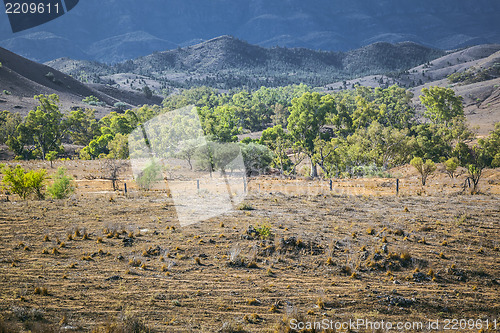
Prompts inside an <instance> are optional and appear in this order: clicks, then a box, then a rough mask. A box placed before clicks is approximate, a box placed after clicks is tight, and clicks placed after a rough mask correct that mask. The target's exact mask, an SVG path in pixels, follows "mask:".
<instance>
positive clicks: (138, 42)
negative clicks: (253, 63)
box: [0, 0, 500, 63]
mask: <svg viewBox="0 0 500 333" xmlns="http://www.w3.org/2000/svg"><path fill="white" fill-rule="evenodd" d="M499 12H500V1H498V0H474V1H471V0H439V1H435V0H419V1H418V2H417V1H414V0H380V1H373V0H356V1H352V0H351V1H347V0H308V1H303V0H266V1H264V0H147V1H137V0H119V1H118V0H108V1H98V0H85V1H80V3H79V5H78V6H77V7H75V8H74V9H73V10H72V11H71V12H69V13H68V14H66V15H64V16H62V17H60V18H59V19H57V20H54V21H52V22H49V23H47V24H45V25H42V26H40V27H37V28H34V29H31V30H29V31H26V32H22V33H17V34H13V33H12V32H10V27H9V25H8V22H7V18H6V15H5V14H4V13H0V16H2V15H4V16H5V19H3V18H2V19H0V46H2V47H4V48H7V49H9V50H11V51H13V52H15V53H17V54H20V55H22V56H25V57H27V58H30V59H32V60H36V61H39V62H46V61H50V60H54V59H57V58H60V57H70V58H72V59H82V60H96V61H99V62H104V63H117V62H121V61H124V60H128V59H134V58H137V57H139V56H145V55H148V54H151V53H153V52H155V51H165V50H171V49H175V48H177V47H184V46H191V45H195V44H198V43H200V42H203V41H207V40H210V39H212V38H215V37H217V36H221V35H232V36H235V37H237V38H239V39H242V40H245V41H248V42H249V43H250V44H255V45H259V46H265V47H273V46H280V47H288V48H291V47H301V48H309V49H313V50H328V51H348V50H353V49H357V48H360V47H364V46H367V45H370V44H373V43H376V42H390V43H399V42H405V41H411V42H415V43H418V44H421V45H426V46H429V47H433V48H438V49H442V50H450V49H457V48H461V47H465V46H469V45H476V44H483V43H499V42H500V20H498V13H499Z"/></svg>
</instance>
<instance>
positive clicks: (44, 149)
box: [17, 94, 67, 160]
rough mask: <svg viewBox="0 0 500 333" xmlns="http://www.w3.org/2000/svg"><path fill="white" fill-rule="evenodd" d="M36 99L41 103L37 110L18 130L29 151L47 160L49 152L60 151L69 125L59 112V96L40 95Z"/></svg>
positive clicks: (31, 113) (32, 112)
mask: <svg viewBox="0 0 500 333" xmlns="http://www.w3.org/2000/svg"><path fill="white" fill-rule="evenodd" d="M35 99H36V100H37V101H38V102H39V103H40V105H39V106H37V107H36V110H32V111H30V112H29V113H28V115H27V116H26V118H25V119H24V121H23V123H21V124H20V125H19V126H18V128H17V133H18V136H19V139H20V140H19V141H20V142H22V143H23V144H24V145H25V146H30V148H28V150H29V151H30V152H31V151H36V152H37V154H40V156H41V158H42V159H43V160H45V155H46V154H47V153H48V152H49V151H52V150H53V151H60V150H61V149H60V147H61V140H62V138H63V137H64V136H65V134H66V129H67V123H66V121H64V119H63V114H62V113H61V112H60V111H59V105H58V104H59V96H57V95H55V94H52V95H49V96H47V95H38V96H35Z"/></svg>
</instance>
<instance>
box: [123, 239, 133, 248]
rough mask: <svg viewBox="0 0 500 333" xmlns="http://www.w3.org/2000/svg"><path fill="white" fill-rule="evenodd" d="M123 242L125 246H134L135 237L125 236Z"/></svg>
mask: <svg viewBox="0 0 500 333" xmlns="http://www.w3.org/2000/svg"><path fill="white" fill-rule="evenodd" d="M122 242H123V246H125V247H129V246H132V245H133V244H134V239H133V238H124V239H123V240H122Z"/></svg>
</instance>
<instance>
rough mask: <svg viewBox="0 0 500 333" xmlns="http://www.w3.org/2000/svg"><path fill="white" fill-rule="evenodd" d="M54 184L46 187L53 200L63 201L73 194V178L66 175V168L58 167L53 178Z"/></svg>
mask: <svg viewBox="0 0 500 333" xmlns="http://www.w3.org/2000/svg"><path fill="white" fill-rule="evenodd" d="M53 179H54V182H53V183H52V185H50V186H48V187H47V192H48V193H49V195H50V196H51V197H52V198H54V199H64V198H67V197H68V196H70V195H71V194H72V193H73V192H75V187H74V186H73V177H71V176H68V175H66V168H64V167H59V168H58V169H57V173H56V174H55V176H54V177H53Z"/></svg>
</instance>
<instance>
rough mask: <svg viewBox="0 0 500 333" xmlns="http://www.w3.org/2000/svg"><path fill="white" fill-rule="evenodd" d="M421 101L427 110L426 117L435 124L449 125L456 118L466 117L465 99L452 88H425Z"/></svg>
mask: <svg viewBox="0 0 500 333" xmlns="http://www.w3.org/2000/svg"><path fill="white" fill-rule="evenodd" d="M420 101H421V102H422V104H423V105H424V106H425V108H426V110H425V112H424V115H425V116H426V117H427V118H428V119H430V120H431V121H432V122H433V123H435V124H444V125H447V124H448V123H449V122H450V121H451V120H452V119H453V118H455V117H464V107H463V103H462V101H463V98H462V96H456V95H455V92H454V91H453V90H452V89H450V88H442V87H435V86H432V87H429V88H423V89H422V95H420Z"/></svg>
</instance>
